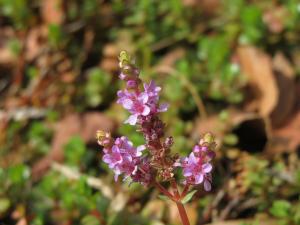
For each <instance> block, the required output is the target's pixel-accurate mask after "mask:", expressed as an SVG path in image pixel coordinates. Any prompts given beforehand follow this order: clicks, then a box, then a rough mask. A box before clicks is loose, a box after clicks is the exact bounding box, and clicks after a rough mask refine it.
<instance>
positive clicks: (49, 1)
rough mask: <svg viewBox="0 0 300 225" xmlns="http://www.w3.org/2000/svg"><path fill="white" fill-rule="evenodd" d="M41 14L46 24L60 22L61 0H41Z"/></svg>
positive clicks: (62, 15)
mask: <svg viewBox="0 0 300 225" xmlns="http://www.w3.org/2000/svg"><path fill="white" fill-rule="evenodd" d="M41 15H42V17H43V19H44V21H45V23H47V24H62V23H63V21H64V12H63V1H62V0H43V1H42V6H41Z"/></svg>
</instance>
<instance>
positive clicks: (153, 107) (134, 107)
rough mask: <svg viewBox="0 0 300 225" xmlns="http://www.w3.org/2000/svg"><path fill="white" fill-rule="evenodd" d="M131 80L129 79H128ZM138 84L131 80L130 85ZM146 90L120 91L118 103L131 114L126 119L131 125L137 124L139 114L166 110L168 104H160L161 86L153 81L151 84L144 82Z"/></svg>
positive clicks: (144, 114)
mask: <svg viewBox="0 0 300 225" xmlns="http://www.w3.org/2000/svg"><path fill="white" fill-rule="evenodd" d="M128 82H129V81H128ZM135 85H136V84H135V83H134V82H133V81H130V83H129V84H128V86H130V87H134V86H135ZM144 90H145V91H144V92H139V91H132V92H130V91H128V90H127V89H125V90H124V91H118V93H117V94H118V100H117V103H119V104H121V105H122V106H123V107H124V108H125V109H127V110H128V111H129V112H130V113H131V116H130V117H129V118H128V119H127V120H126V121H125V123H129V124H130V125H135V124H136V123H137V121H138V117H139V116H148V115H149V114H150V113H157V112H164V111H166V110H167V108H168V105H167V104H162V105H161V106H158V100H159V95H158V93H159V91H160V90H161V88H160V87H158V86H156V85H155V83H154V82H153V81H151V82H150V83H149V84H146V83H145V84H144Z"/></svg>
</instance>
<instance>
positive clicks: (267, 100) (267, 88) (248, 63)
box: [237, 46, 279, 116]
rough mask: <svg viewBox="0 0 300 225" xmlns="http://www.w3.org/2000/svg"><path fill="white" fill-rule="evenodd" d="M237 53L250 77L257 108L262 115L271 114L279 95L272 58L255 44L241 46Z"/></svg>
mask: <svg viewBox="0 0 300 225" xmlns="http://www.w3.org/2000/svg"><path fill="white" fill-rule="evenodd" d="M237 53H238V57H239V61H240V64H241V68H242V72H243V74H245V75H246V76H247V77H248V80H249V85H250V87H251V88H252V89H253V93H254V96H255V99H254V103H255V104H254V105H255V106H256V110H257V111H258V112H259V113H260V115H262V116H269V115H270V113H271V112H272V111H273V110H274V108H275V107H276V104H277V102H278V97H279V93H278V88H277V84H276V80H275V77H274V74H273V71H272V61H271V58H270V57H269V56H268V55H267V54H266V53H264V52H262V51H261V50H259V49H257V48H255V47H253V46H242V47H239V48H238V50H237Z"/></svg>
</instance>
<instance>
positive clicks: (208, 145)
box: [181, 133, 216, 191]
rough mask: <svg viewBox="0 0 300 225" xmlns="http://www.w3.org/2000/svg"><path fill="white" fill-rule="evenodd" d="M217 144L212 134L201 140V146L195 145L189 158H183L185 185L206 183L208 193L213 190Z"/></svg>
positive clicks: (205, 187)
mask: <svg viewBox="0 0 300 225" xmlns="http://www.w3.org/2000/svg"><path fill="white" fill-rule="evenodd" d="M215 146H216V144H215V142H214V140H213V137H212V135H211V134H210V133H207V134H205V135H204V137H203V138H202V139H200V141H199V144H198V145H195V146H194V148H193V151H192V152H191V153H190V155H189V156H188V157H185V158H183V160H182V163H181V166H182V168H183V176H184V177H185V181H184V183H186V184H190V185H197V184H201V183H202V182H203V183H204V189H205V190H206V191H210V190H211V181H212V176H211V171H212V165H211V163H210V162H211V160H212V159H213V158H214V157H215V152H214V151H213V149H214V148H215Z"/></svg>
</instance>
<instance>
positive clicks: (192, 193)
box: [181, 190, 197, 204]
mask: <svg viewBox="0 0 300 225" xmlns="http://www.w3.org/2000/svg"><path fill="white" fill-rule="evenodd" d="M196 192H197V190H193V191H191V192H190V193H188V194H187V195H186V196H185V197H184V198H183V199H182V200H181V203H182V204H186V203H188V202H189V201H190V200H191V199H192V197H193V196H194V194H195V193H196Z"/></svg>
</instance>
